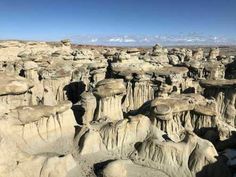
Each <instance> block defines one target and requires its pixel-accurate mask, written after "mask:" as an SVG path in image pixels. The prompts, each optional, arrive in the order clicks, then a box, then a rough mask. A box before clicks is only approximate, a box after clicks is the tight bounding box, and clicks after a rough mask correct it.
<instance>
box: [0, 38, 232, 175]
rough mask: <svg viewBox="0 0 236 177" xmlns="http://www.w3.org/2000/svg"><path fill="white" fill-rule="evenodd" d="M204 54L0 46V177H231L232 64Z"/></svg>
mask: <svg viewBox="0 0 236 177" xmlns="http://www.w3.org/2000/svg"><path fill="white" fill-rule="evenodd" d="M205 51H206V50H205V48H199V49H190V48H168V49H167V48H165V47H162V46H160V45H155V46H154V47H153V48H150V49H148V48H146V49H141V48H125V47H120V48H119V47H117V48H115V47H95V46H93V47H89V46H86V47H85V46H75V45H72V44H71V43H70V41H69V40H67V39H66V40H62V41H61V42H60V43H55V44H50V43H46V42H19V41H5V42H0V82H1V84H0V140H1V141H0V176H1V177H9V176H10V177H26V176H30V177H31V176H32V177H87V176H90V177H95V176H99V177H136V176H138V175H139V176H147V177H154V176H157V177H179V176H182V177H195V176H196V177H199V176H200V177H201V176H204V177H206V176H207V177H208V176H209V177H222V176H225V177H228V176H233V175H235V174H234V173H235V172H234V171H235V170H234V168H235V160H234V159H235V157H236V155H235V154H236V153H235V151H236V150H235V148H236V146H235V143H236V136H235V131H236V129H235V125H236V121H235V120H236V119H235V118H236V106H235V105H236V103H235V100H236V91H235V85H236V80H235V76H236V75H235V73H236V72H235V68H236V66H235V57H227V56H222V55H221V52H220V48H212V49H210V50H208V51H209V52H205ZM232 169H233V170H232Z"/></svg>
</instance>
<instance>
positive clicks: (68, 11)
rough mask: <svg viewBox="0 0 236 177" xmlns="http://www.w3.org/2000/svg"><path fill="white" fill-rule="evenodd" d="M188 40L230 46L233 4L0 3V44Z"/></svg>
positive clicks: (128, 0)
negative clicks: (7, 41)
mask: <svg viewBox="0 0 236 177" xmlns="http://www.w3.org/2000/svg"><path fill="white" fill-rule="evenodd" d="M192 34H193V35H194V36H195V37H196V36H200V37H201V38H204V37H206V38H210V37H211V38H212V39H215V38H217V40H222V41H224V40H225V41H226V42H232V41H233V42H235V41H234V40H235V39H236V0H142V1H141V0H0V39H26V40H59V39H62V38H71V39H72V40H74V41H78V42H79V40H82V41H83V40H84V42H85V43H86V40H87V41H88V42H92V41H96V42H98V43H99V41H102V40H103V42H104V41H106V40H109V41H111V40H110V39H111V38H113V39H114V38H116V39H118V38H119V39H121V38H122V39H123V40H120V41H122V42H125V41H130V40H125V39H126V38H128V39H134V38H135V37H137V36H138V37H139V38H140V36H143V39H146V38H147V37H149V38H152V37H153V36H159V37H160V36H164V37H167V38H170V36H172V38H178V37H180V36H182V37H183V38H186V36H191V35H192ZM149 38H148V39H149ZM101 39H102V40H101ZM188 40H189V39H188ZM191 40H192V38H191ZM231 40H232V41H231ZM117 41H118V42H119V40H116V42H117Z"/></svg>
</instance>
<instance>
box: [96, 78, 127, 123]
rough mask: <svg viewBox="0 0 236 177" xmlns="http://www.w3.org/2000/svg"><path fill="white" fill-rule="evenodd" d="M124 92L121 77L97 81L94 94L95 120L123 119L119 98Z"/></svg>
mask: <svg viewBox="0 0 236 177" xmlns="http://www.w3.org/2000/svg"><path fill="white" fill-rule="evenodd" d="M125 93H126V88H125V85H124V82H123V80H122V79H104V80H102V81H100V82H98V83H97V85H96V88H95V90H94V95H95V96H96V97H97V100H98V106H97V110H96V113H95V120H98V119H100V118H107V119H109V120H111V121H115V120H121V119H123V112H122V106H121V99H122V97H123V96H124V94H125Z"/></svg>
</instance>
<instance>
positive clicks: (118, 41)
mask: <svg viewBox="0 0 236 177" xmlns="http://www.w3.org/2000/svg"><path fill="white" fill-rule="evenodd" d="M71 40H72V41H73V42H75V43H80V44H101V45H121V46H122V45H130V46H132V45H137V46H138V45H142V46H143V45H150V46H151V45H155V44H157V43H159V44H161V45H185V44H186V45H188V44H190V43H191V44H192V45H197V44H199V45H211V44H212V45H214V44H217V45H219V44H223V45H225V44H236V39H228V38H225V37H220V36H207V35H200V34H196V33H191V34H186V35H183V34H181V35H114V36H106V35H103V36H97V35H93V36H90V35H87V36H86V35H84V36H73V37H71Z"/></svg>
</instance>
